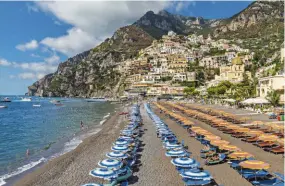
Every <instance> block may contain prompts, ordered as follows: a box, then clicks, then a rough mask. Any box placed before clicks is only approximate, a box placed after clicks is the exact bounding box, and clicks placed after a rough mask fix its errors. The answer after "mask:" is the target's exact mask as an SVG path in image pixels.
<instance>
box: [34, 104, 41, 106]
mask: <svg viewBox="0 0 285 186" xmlns="http://www.w3.org/2000/svg"><path fill="white" fill-rule="evenodd" d="M33 107H41V105H39V104H33Z"/></svg>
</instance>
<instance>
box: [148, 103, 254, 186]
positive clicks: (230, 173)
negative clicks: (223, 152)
mask: <svg viewBox="0 0 285 186" xmlns="http://www.w3.org/2000/svg"><path fill="white" fill-rule="evenodd" d="M152 108H153V111H154V112H155V114H157V115H158V116H159V117H160V118H161V119H162V120H163V121H164V122H165V123H166V124H167V125H168V126H169V128H170V129H171V130H172V131H173V132H174V133H175V135H176V136H177V137H178V139H179V141H181V140H184V142H185V145H186V146H188V149H189V151H190V152H192V155H191V157H192V158H194V159H196V160H197V161H198V162H200V163H201V166H202V167H203V168H204V169H205V170H208V171H209V172H210V173H211V175H212V176H213V178H214V180H215V181H216V182H217V184H221V185H224V186H241V185H242V186H250V185H251V184H250V183H249V182H248V181H247V180H245V179H244V178H242V177H241V176H240V175H239V174H238V173H237V172H236V171H235V170H234V169H232V168H230V165H228V164H227V163H224V164H219V165H214V166H206V165H205V164H204V161H205V160H204V159H202V158H200V150H201V149H203V145H202V144H201V143H200V142H199V141H197V140H196V139H195V138H192V137H189V134H188V132H187V131H186V130H185V129H184V128H183V127H181V126H180V125H178V124H177V123H176V122H175V121H173V120H171V119H169V118H168V117H166V116H165V115H164V114H161V113H159V110H158V109H154V108H155V107H154V106H152ZM179 177H180V176H179ZM179 177H177V178H176V179H179Z"/></svg>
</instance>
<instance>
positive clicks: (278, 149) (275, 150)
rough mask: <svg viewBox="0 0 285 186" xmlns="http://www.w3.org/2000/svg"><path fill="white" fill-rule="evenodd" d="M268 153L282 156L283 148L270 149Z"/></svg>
mask: <svg viewBox="0 0 285 186" xmlns="http://www.w3.org/2000/svg"><path fill="white" fill-rule="evenodd" d="M269 152H272V153H274V154H284V147H279V148H276V149H271V150H269Z"/></svg>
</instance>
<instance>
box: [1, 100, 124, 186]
mask: <svg viewBox="0 0 285 186" xmlns="http://www.w3.org/2000/svg"><path fill="white" fill-rule="evenodd" d="M123 108H124V106H123V105H120V106H118V107H117V108H115V109H114V110H113V111H112V112H109V113H106V114H105V115H104V116H103V117H102V118H101V120H100V121H99V122H96V123H94V125H93V126H91V127H90V126H89V127H88V129H87V130H83V131H79V132H77V133H75V134H74V135H73V136H69V137H67V138H65V139H64V140H63V141H58V142H56V144H54V145H52V146H53V147H51V148H50V149H48V150H47V152H43V153H46V154H49V155H50V156H48V157H46V158H45V157H42V158H41V157H40V156H38V157H37V159H36V160H30V161H29V162H28V163H27V164H24V165H21V166H20V167H18V168H17V170H15V171H13V172H10V173H7V174H4V175H2V176H1V177H3V176H8V178H6V179H5V178H3V179H1V180H0V185H4V186H6V185H7V186H10V185H17V184H18V183H19V182H21V184H18V185H23V183H22V181H21V180H25V181H28V180H29V178H32V177H34V176H33V175H34V174H36V173H37V172H40V171H39V170H41V169H46V167H47V165H48V164H51V162H55V161H59V159H63V158H62V156H64V157H66V156H69V155H70V153H72V152H73V151H75V150H76V149H77V148H79V147H80V146H83V145H82V144H86V141H89V140H90V138H94V137H96V136H98V135H100V133H101V132H102V130H103V129H104V128H106V127H105V124H106V125H107V123H109V122H110V120H112V118H114V117H115V116H116V115H118V112H119V111H120V110H122V109H123ZM54 146H55V147H54ZM49 151H51V152H49ZM26 185H31V184H26Z"/></svg>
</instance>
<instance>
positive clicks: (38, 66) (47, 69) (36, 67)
mask: <svg viewBox="0 0 285 186" xmlns="http://www.w3.org/2000/svg"><path fill="white" fill-rule="evenodd" d="M13 67H15V68H21V69H23V70H27V71H33V72H41V73H46V74H48V73H51V72H55V71H56V69H57V66H55V65H50V64H47V63H44V62H30V63H15V62H14V63H13Z"/></svg>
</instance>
